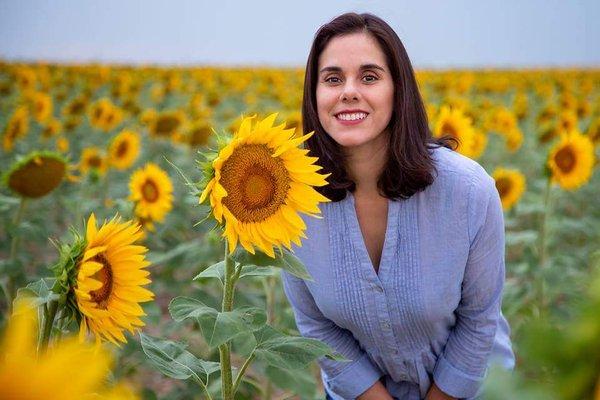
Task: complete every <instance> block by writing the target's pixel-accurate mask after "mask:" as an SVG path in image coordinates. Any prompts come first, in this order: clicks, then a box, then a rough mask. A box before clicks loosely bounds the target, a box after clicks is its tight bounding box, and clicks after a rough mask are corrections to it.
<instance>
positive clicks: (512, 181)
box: [492, 168, 525, 211]
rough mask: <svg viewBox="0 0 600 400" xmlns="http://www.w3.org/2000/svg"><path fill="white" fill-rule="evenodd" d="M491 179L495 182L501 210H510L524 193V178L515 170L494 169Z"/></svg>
mask: <svg viewBox="0 0 600 400" xmlns="http://www.w3.org/2000/svg"><path fill="white" fill-rule="evenodd" d="M492 177H493V178H494V180H495V181H496V189H497V190H498V194H499V195H500V201H501V202H502V208H503V209H504V211H507V210H509V209H511V208H512V206H514V205H515V204H516V203H517V202H518V201H519V199H520V198H521V196H522V195H523V193H524V192H525V176H524V175H523V174H522V173H521V172H520V171H518V170H516V169H508V168H496V170H495V171H494V173H493V174H492Z"/></svg>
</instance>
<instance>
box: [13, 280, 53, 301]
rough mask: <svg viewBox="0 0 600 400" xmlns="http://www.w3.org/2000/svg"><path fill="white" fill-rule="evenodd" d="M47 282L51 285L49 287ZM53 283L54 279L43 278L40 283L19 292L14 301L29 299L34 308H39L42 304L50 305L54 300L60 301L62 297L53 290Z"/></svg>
mask: <svg viewBox="0 0 600 400" xmlns="http://www.w3.org/2000/svg"><path fill="white" fill-rule="evenodd" d="M46 280H48V281H49V283H51V284H50V285H49V284H48V283H46ZM53 283H54V279H43V278H42V279H40V280H39V281H35V282H31V283H30V284H28V285H27V286H25V287H24V288H20V289H18V290H17V296H16V298H15V300H14V301H15V302H16V301H19V300H21V299H23V298H28V299H30V300H31V301H32V303H31V305H32V306H33V307H38V306H41V305H42V304H46V303H49V302H51V301H52V300H58V298H59V297H60V296H59V295H58V294H56V293H54V292H53V291H52V290H51V287H52V284H53Z"/></svg>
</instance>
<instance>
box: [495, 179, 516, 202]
mask: <svg viewBox="0 0 600 400" xmlns="http://www.w3.org/2000/svg"><path fill="white" fill-rule="evenodd" d="M511 187H512V184H511V182H510V179H507V178H499V179H498V180H497V181H496V189H497V190H498V194H500V198H504V197H506V195H508V193H510V188H511Z"/></svg>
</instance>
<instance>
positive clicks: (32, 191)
mask: <svg viewBox="0 0 600 400" xmlns="http://www.w3.org/2000/svg"><path fill="white" fill-rule="evenodd" d="M66 172H67V161H66V160H65V159H64V158H63V157H62V156H61V155H60V154H58V153H54V152H50V151H44V152H38V151H34V152H32V153H30V154H29V155H27V156H26V157H24V158H23V159H21V160H19V161H18V162H17V163H15V165H14V166H13V167H11V168H10V170H9V171H8V173H7V174H6V176H5V177H4V180H5V183H6V186H8V187H9V188H10V189H11V190H12V191H13V192H15V193H17V194H18V195H19V196H21V197H26V198H32V199H37V198H39V197H43V196H45V195H47V194H48V193H50V192H52V191H53V190H54V189H56V188H57V187H58V186H59V185H60V183H61V182H62V181H63V178H64V177H65V174H66Z"/></svg>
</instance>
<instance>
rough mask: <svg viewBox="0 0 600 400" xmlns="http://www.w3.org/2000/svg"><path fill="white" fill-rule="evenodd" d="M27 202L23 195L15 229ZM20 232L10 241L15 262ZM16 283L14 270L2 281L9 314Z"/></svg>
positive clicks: (14, 225) (11, 258)
mask: <svg viewBox="0 0 600 400" xmlns="http://www.w3.org/2000/svg"><path fill="white" fill-rule="evenodd" d="M26 204H27V199H26V198H25V197H21V201H20V203H19V209H18V210H17V214H16V215H15V218H14V219H13V228H14V229H15V230H18V227H19V224H20V223H21V219H22V218H23V214H24V212H25V205H26ZM19 239H20V237H19V233H18V232H15V233H14V234H13V237H12V240H11V243H10V258H9V260H10V261H11V263H12V262H14V261H15V260H16V259H17V249H18V248H19ZM14 286H15V283H14V276H13V273H12V271H11V272H9V273H8V274H7V276H6V279H5V280H4V281H3V282H2V291H3V292H4V297H5V299H6V309H7V310H8V311H7V315H10V314H11V313H12V301H13V298H14V297H15V296H14V291H15V288H14Z"/></svg>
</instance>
